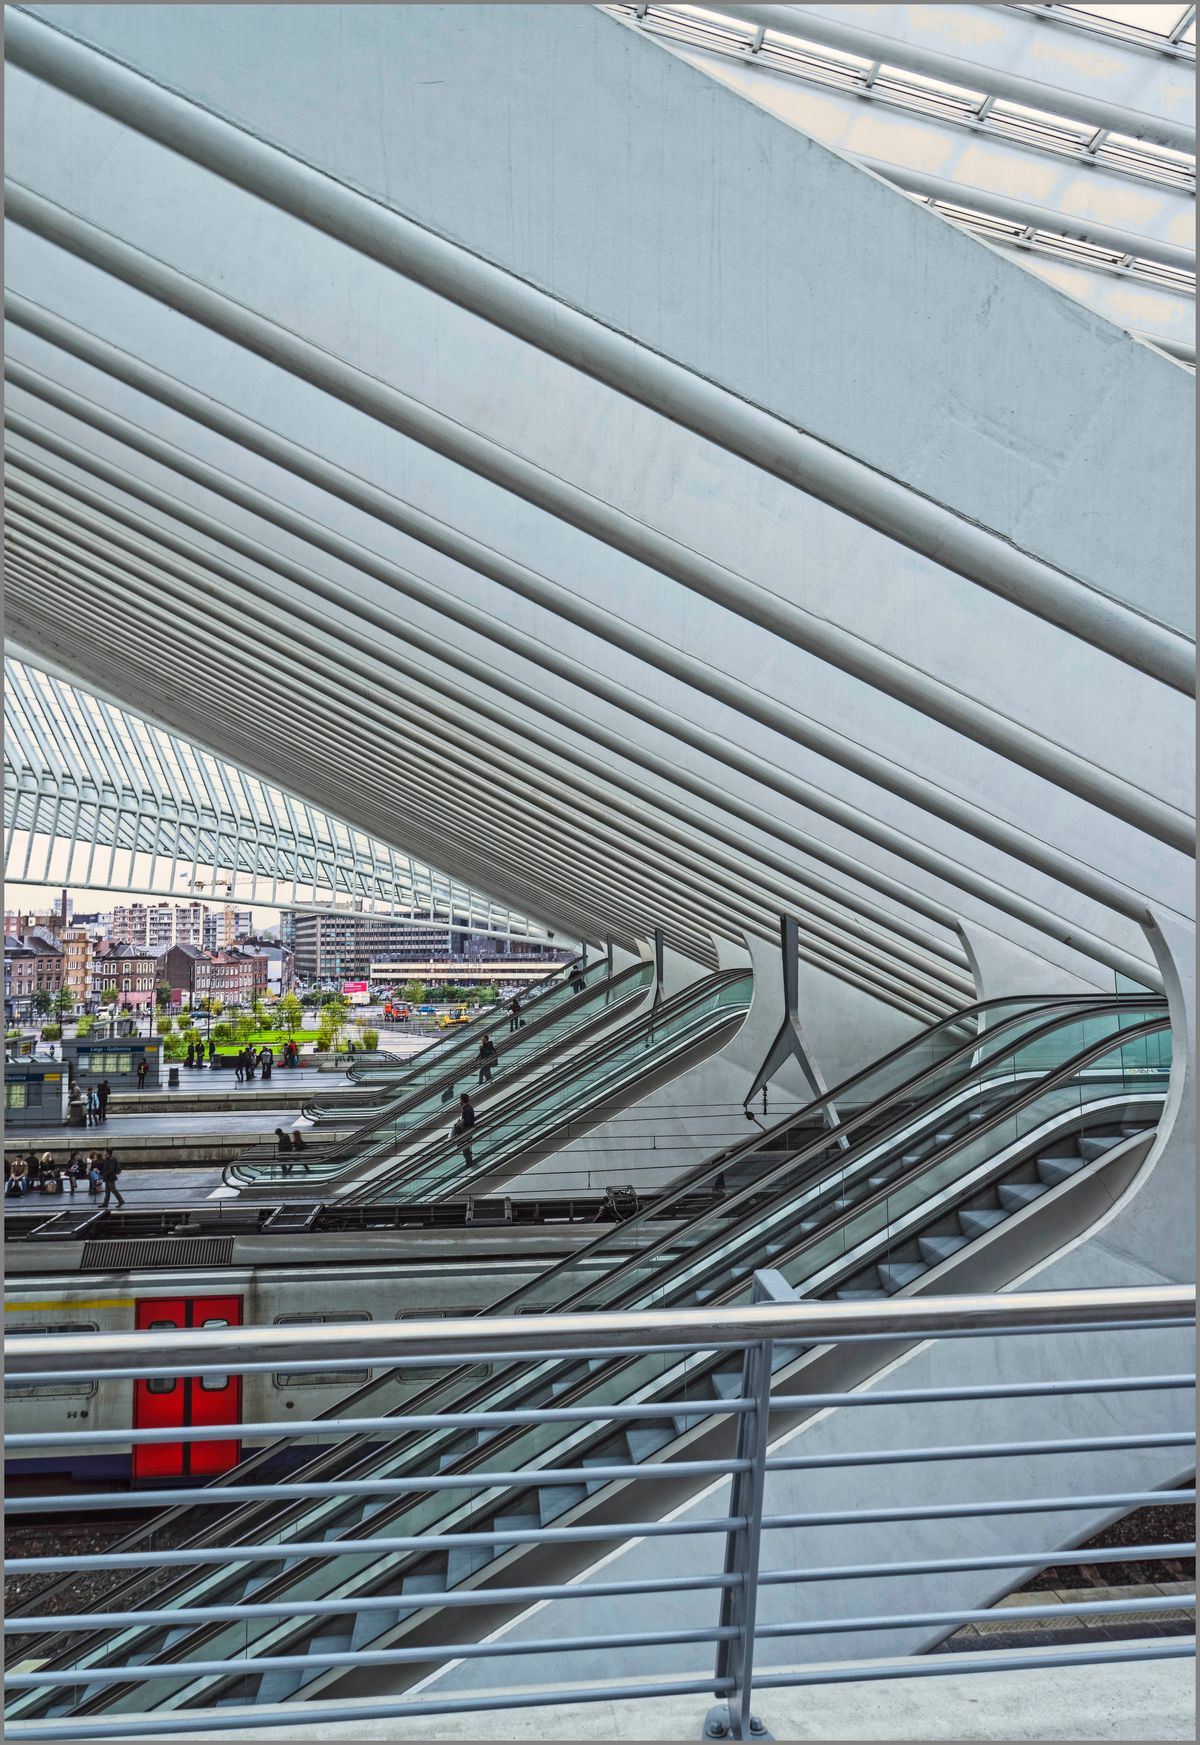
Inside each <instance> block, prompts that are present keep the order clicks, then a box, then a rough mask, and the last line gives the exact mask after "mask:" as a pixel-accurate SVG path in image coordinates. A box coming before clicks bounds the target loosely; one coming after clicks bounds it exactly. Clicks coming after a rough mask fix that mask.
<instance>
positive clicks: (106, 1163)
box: [100, 1145, 125, 1212]
mask: <svg viewBox="0 0 1200 1745" xmlns="http://www.w3.org/2000/svg"><path fill="white" fill-rule="evenodd" d="M120 1173H121V1166H120V1164H119V1163H118V1162H117V1160H116V1158H115V1157H114V1156H113V1150H112V1146H111V1145H110V1146H109V1148H108V1150H107V1151H106V1152H105V1153H104V1156H103V1157H102V1158H101V1160H100V1179H101V1181H102V1182H103V1183H104V1204H103V1206H102V1207H101V1208H100V1209H101V1211H103V1212H107V1210H108V1204H109V1201H110V1200H111V1199H112V1198H113V1197H114V1195H115V1196H116V1201H117V1204H118V1206H123V1205H124V1204H125V1196H124V1194H123V1193H122V1192H121V1190H120V1188H119V1187H118V1186H117V1177H118V1176H119V1175H120Z"/></svg>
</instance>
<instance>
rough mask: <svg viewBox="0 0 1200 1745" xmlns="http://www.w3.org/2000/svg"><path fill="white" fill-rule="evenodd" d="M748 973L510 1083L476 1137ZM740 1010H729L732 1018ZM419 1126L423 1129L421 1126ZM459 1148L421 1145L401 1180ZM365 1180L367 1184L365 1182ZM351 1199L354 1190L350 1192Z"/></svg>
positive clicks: (445, 1141)
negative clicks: (553, 1066)
mask: <svg viewBox="0 0 1200 1745" xmlns="http://www.w3.org/2000/svg"><path fill="white" fill-rule="evenodd" d="M749 974H750V971H749V969H727V970H716V971H714V973H713V974H712V975H708V976H704V977H702V978H701V980H699V981H697V982H692V983H690V984H689V986H688V987H686V988H681V989H680V990H679V992H678V993H677V994H674V995H672V996H671V998H670V999H669V1000H664V1001H662V1002H661V1004H660V1005H658V1006H655V1007H653V1008H652V1009H651V1010H650V1011H648V1012H643V1013H641V1014H639V1015H637V1016H635V1017H633V1018H631V1019H630V1021H629V1022H628V1023H627V1024H624V1025H622V1027H621V1029H620V1030H618V1031H617V1032H616V1034H615V1035H608V1036H601V1037H599V1038H597V1039H596V1040H595V1041H594V1042H592V1043H590V1044H587V1045H585V1046H584V1047H582V1048H580V1049H578V1050H576V1051H575V1052H573V1053H571V1054H570V1055H568V1057H567V1058H566V1059H565V1060H564V1061H563V1062H562V1063H561V1065H560V1066H558V1067H557V1068H556V1069H555V1070H553V1071H551V1072H545V1073H542V1074H540V1075H539V1076H538V1078H536V1079H535V1080H533V1081H532V1082H530V1083H523V1084H518V1085H515V1086H513V1087H512V1091H511V1094H510V1095H509V1096H507V1097H505V1098H503V1099H501V1100H500V1101H498V1102H496V1103H494V1104H490V1105H489V1107H488V1110H487V1113H486V1115H484V1116H481V1117H480V1119H479V1120H478V1121H476V1123H475V1126H474V1127H473V1128H472V1129H471V1132H472V1135H473V1136H474V1139H475V1140H478V1139H482V1138H483V1137H484V1135H485V1134H487V1133H489V1132H491V1131H493V1130H494V1129H496V1128H498V1127H500V1126H502V1125H506V1124H508V1123H509V1122H510V1121H512V1120H514V1119H519V1117H520V1116H521V1115H522V1114H523V1113H525V1112H527V1111H528V1110H529V1108H530V1105H533V1104H536V1103H538V1102H541V1101H543V1100H544V1099H545V1098H546V1097H547V1096H553V1094H554V1092H555V1091H556V1090H561V1089H562V1088H563V1087H564V1086H567V1085H569V1084H570V1083H571V1081H572V1080H573V1079H576V1078H578V1077H579V1075H580V1073H581V1072H587V1071H591V1070H592V1068H594V1067H596V1066H599V1065H601V1064H602V1063H603V1061H604V1059H605V1057H606V1056H608V1055H617V1054H620V1053H622V1052H623V1051H624V1050H625V1049H627V1048H629V1047H631V1046H632V1045H634V1044H635V1043H636V1042H637V1041H638V1040H639V1038H640V1037H642V1036H644V1035H646V1034H647V1033H650V1032H653V1030H654V1029H655V1027H656V1026H658V1025H661V1024H664V1023H667V1022H670V1021H672V1020H673V1019H675V1018H678V1017H679V1016H680V1015H681V1014H683V1013H686V1012H687V1011H688V1009H689V1008H690V1007H692V1006H696V1005H699V1004H701V1002H702V1001H704V1000H707V999H709V998H711V996H712V995H713V994H715V993H719V992H721V990H722V989H724V988H727V987H729V986H730V985H731V984H732V983H734V982H737V981H742V980H744V979H745V978H746V977H748V976H749ZM735 1015H736V1014H733V1013H731V1014H730V1016H731V1017H733V1016H735ZM417 1131H419V1129H418V1130H417ZM459 1148H460V1141H459V1140H458V1139H455V1138H449V1137H446V1136H443V1137H442V1138H440V1139H438V1140H437V1141H436V1142H435V1143H434V1144H432V1145H427V1146H425V1147H423V1148H422V1150H420V1151H419V1152H418V1153H417V1154H416V1155H415V1156H413V1157H409V1158H407V1159H404V1160H403V1161H400V1162H399V1164H398V1169H399V1174H398V1183H399V1182H403V1181H405V1180H407V1179H408V1178H409V1177H411V1176H414V1175H419V1174H420V1172H421V1170H422V1169H426V1168H428V1167H429V1166H430V1164H431V1163H432V1162H433V1161H435V1160H436V1158H438V1157H442V1156H445V1155H447V1154H448V1153H451V1152H453V1151H456V1150H458V1149H459ZM364 1185H365V1184H364ZM346 1199H347V1201H348V1202H350V1203H353V1201H354V1199H355V1195H354V1194H353V1193H351V1194H348V1195H347V1196H346Z"/></svg>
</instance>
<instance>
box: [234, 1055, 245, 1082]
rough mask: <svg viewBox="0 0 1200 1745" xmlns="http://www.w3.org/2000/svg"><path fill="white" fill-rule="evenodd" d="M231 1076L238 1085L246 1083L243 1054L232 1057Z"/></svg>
mask: <svg viewBox="0 0 1200 1745" xmlns="http://www.w3.org/2000/svg"><path fill="white" fill-rule="evenodd" d="M233 1076H234V1079H235V1080H236V1082H237V1083H238V1084H239V1085H240V1084H244V1083H245V1082H246V1056H245V1055H244V1054H240V1053H239V1054H235V1055H234V1057H233Z"/></svg>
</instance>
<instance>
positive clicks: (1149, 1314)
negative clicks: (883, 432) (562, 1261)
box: [5, 1284, 1196, 1445]
mask: <svg viewBox="0 0 1200 1745" xmlns="http://www.w3.org/2000/svg"><path fill="white" fill-rule="evenodd" d="M1195 1306H1196V1287H1195V1285H1190V1284H1180V1285H1154V1286H1128V1287H1127V1286H1120V1287H1113V1288H1112V1289H1106V1290H1081V1291H1062V1290H1057V1291H1022V1292H1021V1293H1020V1294H1019V1295H1012V1294H1007V1293H998V1292H991V1293H980V1294H978V1295H966V1296H954V1297H922V1298H920V1299H919V1300H918V1299H916V1298H909V1297H904V1298H899V1297H893V1298H882V1299H880V1300H879V1301H871V1302H845V1303H843V1302H837V1303H832V1302H802V1303H756V1304H753V1305H750V1306H748V1307H746V1308H741V1309H738V1308H716V1309H709V1308H704V1309H669V1310H662V1309H627V1310H621V1311H617V1312H615V1313H608V1312H606V1313H604V1314H584V1315H580V1314H574V1315H539V1316H538V1317H537V1320H536V1322H532V1321H531V1320H530V1319H529V1318H528V1317H527V1316H523V1315H508V1316H496V1317H487V1316H483V1317H481V1318H479V1319H473V1318H470V1317H463V1318H460V1319H456V1320H446V1321H435V1322H420V1321H372V1322H361V1323H357V1322H349V1323H345V1324H339V1323H321V1324H319V1325H316V1326H305V1327H274V1326H272V1327H228V1328H227V1327H223V1328H210V1329H208V1330H207V1331H205V1330H202V1329H199V1330H198V1329H192V1328H179V1329H176V1330H175V1331H173V1332H161V1333H112V1334H105V1335H103V1336H102V1337H101V1336H98V1335H96V1334H93V1333H57V1334H54V1333H51V1334H46V1335H40V1334H39V1335H33V1334H21V1333H17V1334H13V1335H11V1336H10V1337H9V1339H8V1341H7V1342H6V1350H7V1356H6V1364H5V1367H6V1369H7V1371H8V1373H9V1374H10V1375H11V1376H32V1375H34V1374H44V1375H45V1376H46V1377H47V1378H50V1377H53V1376H56V1375H59V1376H61V1375H63V1374H65V1373H67V1372H68V1371H70V1372H78V1373H81V1374H87V1375H90V1376H93V1377H94V1376H95V1375H96V1374H98V1373H99V1374H102V1375H103V1374H107V1373H108V1372H109V1371H110V1370H117V1369H128V1368H130V1367H132V1366H134V1365H137V1364H141V1363H146V1364H149V1365H150V1366H151V1369H153V1366H154V1365H156V1364H159V1363H161V1360H162V1357H163V1354H164V1353H167V1354H168V1355H169V1356H170V1357H171V1358H172V1360H173V1361H174V1362H175V1363H176V1364H177V1365H178V1366H179V1367H181V1368H185V1369H186V1370H187V1372H188V1373H189V1374H190V1373H192V1370H193V1368H194V1367H195V1366H196V1365H203V1364H204V1363H205V1362H207V1361H209V1360H211V1361H212V1362H213V1363H214V1364H215V1365H216V1366H217V1369H218V1371H224V1370H230V1371H233V1370H236V1369H237V1367H238V1364H239V1362H241V1361H242V1360H243V1359H244V1360H245V1361H246V1362H248V1363H253V1362H256V1361H259V1360H263V1359H266V1360H269V1361H270V1362H272V1363H273V1364H274V1366H275V1367H276V1368H286V1367H287V1366H286V1363H285V1362H284V1361H283V1360H284V1359H286V1358H288V1357H296V1358H300V1357H303V1358H304V1359H305V1362H306V1363H307V1360H308V1359H309V1358H311V1357H313V1356H314V1355H315V1351H316V1348H317V1347H318V1346H319V1347H320V1349H321V1352H322V1354H323V1355H324V1356H325V1357H328V1358H330V1359H336V1360H338V1361H341V1360H344V1359H349V1358H352V1357H353V1358H356V1359H357V1360H358V1364H359V1367H360V1368H361V1367H362V1364H363V1362H364V1361H365V1359H364V1357H363V1354H364V1353H369V1354H371V1358H372V1361H373V1362H375V1363H380V1364H383V1363H389V1364H396V1365H399V1364H404V1363H407V1362H409V1360H410V1359H412V1358H415V1357H428V1358H432V1359H435V1360H438V1361H440V1362H445V1361H446V1359H447V1357H449V1356H452V1355H454V1356H460V1357H464V1358H468V1359H470V1361H471V1362H480V1361H482V1360H483V1359H484V1358H485V1357H487V1356H489V1355H492V1354H496V1355H499V1354H502V1353H505V1352H512V1353H526V1354H527V1353H529V1352H530V1351H531V1350H536V1351H537V1352H539V1353H542V1354H546V1355H552V1354H554V1353H555V1352H558V1351H565V1350H568V1349H569V1350H571V1351H583V1350H587V1351H592V1350H594V1351H611V1350H612V1349H613V1348H614V1347H629V1348H630V1349H636V1350H641V1349H643V1348H649V1347H655V1348H670V1349H672V1350H674V1349H677V1348H678V1349H682V1350H693V1351H711V1350H714V1349H716V1348H717V1347H719V1346H722V1345H744V1344H747V1343H750V1342H751V1341H753V1340H761V1339H772V1340H778V1341H780V1342H781V1343H784V1344H799V1343H804V1342H807V1343H818V1344H824V1343H827V1342H829V1341H831V1340H842V1339H851V1338H856V1337H862V1336H863V1335H866V1334H870V1335H875V1334H882V1335H884V1336H885V1337H888V1338H890V1337H895V1336H896V1335H897V1334H913V1335H916V1336H919V1337H922V1338H925V1337H930V1338H932V1337H935V1336H936V1335H937V1334H939V1333H942V1334H945V1333H947V1332H950V1331H953V1332H954V1333H958V1334H969V1333H996V1332H1016V1331H1021V1330H1025V1329H1029V1328H1032V1327H1035V1326H1037V1327H1049V1328H1057V1327H1068V1326H1069V1327H1071V1328H1079V1327H1096V1326H1103V1325H1104V1324H1105V1323H1106V1322H1111V1321H1120V1322H1122V1323H1123V1324H1124V1323H1127V1322H1129V1321H1138V1322H1146V1323H1153V1322H1162V1321H1170V1322H1174V1323H1179V1322H1180V1320H1181V1318H1182V1319H1184V1320H1186V1318H1187V1317H1188V1316H1189V1315H1190V1314H1192V1313H1194V1311H1195ZM606 1409H608V1408H606ZM611 1409H612V1410H614V1411H615V1410H617V1409H618V1408H615V1407H614V1408H611ZM664 1409H665V1410H668V1411H669V1410H670V1407H669V1406H668V1407H666V1408H664V1407H663V1406H661V1405H659V1406H656V1407H655V1410H656V1411H657V1412H658V1413H659V1414H660V1415H661V1413H662V1412H663V1411H664ZM680 1409H681V1410H686V1411H688V1412H691V1413H692V1414H695V1412H696V1409H697V1407H696V1402H695V1401H694V1400H693V1401H691V1402H690V1404H688V1405H687V1406H686V1407H681V1408H680ZM439 1416H440V1414H439ZM388 1421H389V1422H390V1423H395V1424H400V1423H403V1422H405V1421H406V1420H405V1417H404V1414H403V1413H400V1414H397V1415H396V1416H394V1417H393V1416H391V1415H389V1419H388ZM352 1422H353V1423H354V1424H355V1425H356V1427H357V1426H359V1425H360V1424H361V1422H362V1420H359V1419H354V1420H352ZM282 1427H284V1428H291V1427H292V1426H282ZM321 1428H322V1429H325V1428H328V1423H327V1422H324V1423H322V1425H321ZM228 1433H229V1427H228V1425H226V1426H225V1429H224V1434H225V1435H226V1436H228ZM121 1434H122V1435H126V1434H127V1433H126V1432H121ZM145 1434H154V1432H146V1433H145ZM176 1439H178V1438H176ZM10 1440H11V1439H10V1438H9V1437H6V1438H5V1442H6V1444H8V1443H9V1441H10ZM25 1442H26V1444H27V1443H29V1442H37V1443H38V1444H39V1445H44V1444H45V1442H46V1437H45V1436H42V1435H38V1436H34V1437H30V1438H28V1439H25Z"/></svg>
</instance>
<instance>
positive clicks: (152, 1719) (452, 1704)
mask: <svg viewBox="0 0 1200 1745" xmlns="http://www.w3.org/2000/svg"><path fill="white" fill-rule="evenodd" d="M732 1689H733V1679H732V1678H714V1677H713V1675H712V1674H711V1673H710V1674H709V1676H708V1677H707V1678H681V1679H659V1680H656V1681H650V1680H647V1682H646V1683H644V1684H638V1683H633V1684H604V1685H594V1684H593V1685H577V1686H571V1685H561V1686H558V1687H557V1688H556V1689H553V1690H534V1691H511V1692H510V1691H492V1692H489V1693H488V1694H487V1695H485V1696H472V1695H471V1694H470V1693H469V1692H465V1691H464V1692H463V1694H462V1695H461V1696H458V1697H439V1698H436V1699H426V1700H425V1701H424V1702H422V1701H415V1702H383V1703H370V1702H365V1703H364V1702H352V1703H351V1702H346V1703H305V1704H304V1708H303V1712H302V1715H301V1713H300V1711H298V1710H297V1707H296V1705H295V1704H294V1703H292V1704H286V1703H281V1704H278V1705H275V1706H273V1707H268V1706H267V1705H264V1704H255V1706H254V1707H253V1708H247V1709H246V1710H245V1712H244V1715H243V1713H242V1712H239V1710H237V1709H234V1708H232V1707H222V1708H219V1709H208V1710H203V1709H201V1710H196V1709H176V1710H174V1711H169V1712H166V1713H161V1714H153V1715H140V1716H138V1715H134V1716H130V1715H121V1716H119V1717H118V1718H117V1719H116V1720H113V1721H93V1720H89V1719H87V1718H84V1719H75V1718H74V1717H72V1716H70V1715H64V1716H63V1722H64V1725H63V1726H61V1727H60V1726H58V1725H57V1724H56V1723H51V1724H50V1725H49V1726H47V1725H46V1724H45V1722H34V1723H33V1724H27V1725H24V1726H22V1725H21V1724H20V1723H19V1722H10V1723H9V1724H8V1725H7V1726H6V1727H5V1735H6V1737H7V1738H9V1739H28V1740H31V1741H35V1740H39V1739H45V1740H52V1739H67V1740H71V1741H74V1740H76V1739H133V1738H147V1737H149V1738H152V1739H154V1738H159V1737H169V1736H170V1735H172V1734H175V1733H215V1732H217V1731H218V1730H221V1731H224V1732H228V1731H229V1730H230V1728H232V1727H237V1726H240V1725H242V1724H243V1721H244V1723H245V1724H246V1725H248V1726H253V1727H294V1726H296V1724H297V1722H298V1720H300V1719H301V1718H302V1719H303V1721H304V1723H305V1725H306V1726H312V1725H317V1726H319V1725H321V1724H322V1723H329V1724H330V1725H332V1724H333V1723H335V1722H338V1721H370V1720H376V1721H391V1720H401V1719H403V1718H406V1717H408V1716H410V1715H460V1714H461V1715H472V1714H478V1713H479V1712H480V1711H481V1710H482V1711H485V1712H490V1711H492V1710H501V1709H549V1708H557V1706H558V1705H559V1703H607V1702H619V1701H621V1700H622V1699H624V1698H627V1697H646V1698H649V1697H688V1696H704V1695H706V1694H707V1693H708V1692H709V1691H711V1692H712V1693H713V1695H714V1696H724V1695H725V1694H726V1692H727V1691H730V1690H732Z"/></svg>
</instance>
